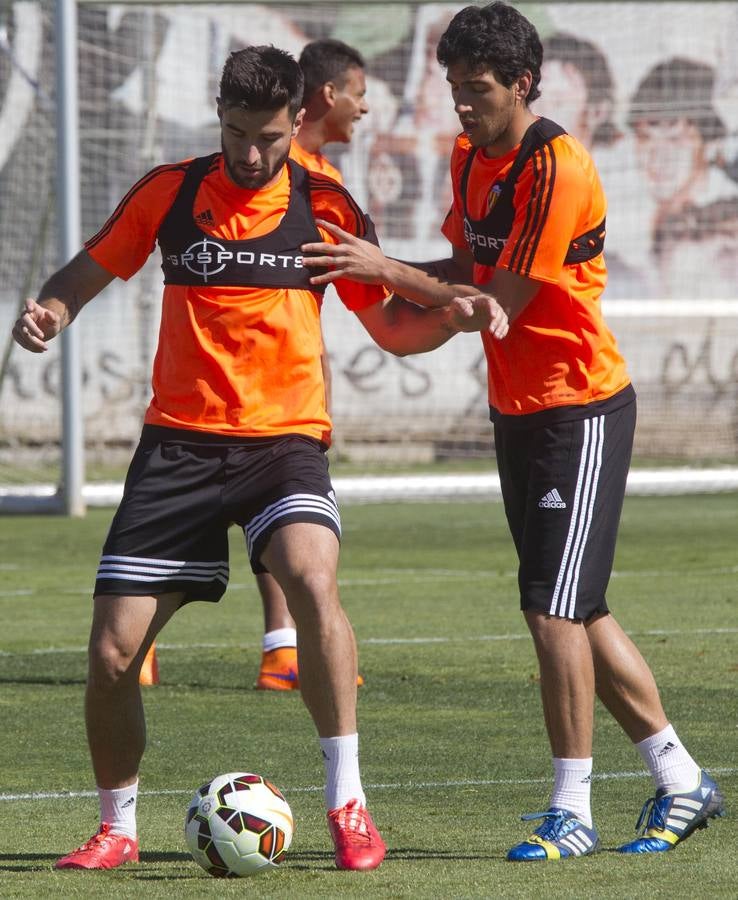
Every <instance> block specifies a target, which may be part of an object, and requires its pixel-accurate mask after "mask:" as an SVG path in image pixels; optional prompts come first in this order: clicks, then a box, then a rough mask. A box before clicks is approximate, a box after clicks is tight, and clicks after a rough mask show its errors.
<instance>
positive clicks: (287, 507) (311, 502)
mask: <svg viewBox="0 0 738 900" xmlns="http://www.w3.org/2000/svg"><path fill="white" fill-rule="evenodd" d="M298 512H312V513H315V514H317V515H321V516H325V518H326V519H330V520H331V522H333V523H334V524H335V525H336V527H337V528H338V533H339V534H340V533H341V516H340V515H339V512H338V507H337V506H336V503H335V500H333V498H332V497H323V496H321V495H320V494H292V495H291V496H289V497H282V499H281V500H277V501H276V502H275V503H272V504H270V505H269V506H267V507H266V508H265V509H263V510H262V511H261V512H260V513H259V515H258V516H254V518H253V519H252V520H251V521H250V522H248V523H247V524H246V525H245V526H244V529H243V531H244V534H245V535H246V547H247V550H248V554H249V557H251V553H252V551H253V547H254V544H255V542H256V541H257V540H258V538H259V536H260V535H261V534H262V533H263V531H264V530H265V529H266V528H269V526H270V525H272V524H273V523H274V522H276V521H277V519H281V518H284V516H290V515H292V514H293V513H298Z"/></svg>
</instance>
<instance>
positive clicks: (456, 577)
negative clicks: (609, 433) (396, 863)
mask: <svg viewBox="0 0 738 900" xmlns="http://www.w3.org/2000/svg"><path fill="white" fill-rule="evenodd" d="M0 568H2V566H0ZM374 571H375V572H377V573H380V577H377V576H376V575H375V576H373V577H371V578H370V577H366V578H358V577H357V578H339V579H338V586H339V587H340V588H342V589H344V588H354V587H375V586H381V585H387V584H392V585H401V584H427V583H428V582H435V583H438V582H442V581H451V582H455V583H456V582H459V581H484V580H485V579H494V578H502V579H506V580H510V579H514V578H517V577H518V573H517V572H516V571H514V570H513V569H510V570H508V571H503V572H501V571H489V570H485V569H475V570H472V571H470V570H469V569H375V570H374ZM736 573H738V565H736V566H719V567H717V568H714V569H700V568H695V567H693V568H691V569H688V570H684V571H678V570H675V569H669V570H665V569H652V570H649V569H616V570H615V571H613V573H612V576H611V577H612V578H679V579H680V580H684V579H688V578H700V579H704V578H712V577H714V576H717V575H735V574H736ZM228 589H229V590H230V591H241V590H246V591H249V592H255V588H254V585H253V584H241V583H238V582H230V584H229V585H228ZM45 593H48V592H47V591H46V590H45V589H44V590H39V589H36V588H23V589H18V590H12V591H0V600H4V599H12V598H13V597H33V596H37V595H40V594H45ZM57 593H60V594H65V595H69V596H83V597H88V596H89V597H91V596H92V589H91V588H89V587H79V588H61V589H60V590H59V591H57Z"/></svg>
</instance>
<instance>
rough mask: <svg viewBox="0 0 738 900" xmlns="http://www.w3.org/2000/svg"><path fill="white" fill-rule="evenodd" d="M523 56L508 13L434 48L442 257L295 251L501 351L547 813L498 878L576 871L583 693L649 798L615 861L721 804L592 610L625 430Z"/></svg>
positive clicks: (532, 38) (358, 244)
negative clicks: (447, 199)
mask: <svg viewBox="0 0 738 900" xmlns="http://www.w3.org/2000/svg"><path fill="white" fill-rule="evenodd" d="M542 55H543V52H542V47H541V42H540V40H539V38H538V34H537V33H536V31H535V28H534V27H533V26H532V25H531V23H530V22H529V21H528V20H527V19H525V18H524V17H523V16H522V15H521V14H520V13H518V12H517V11H516V10H515V9H514V8H512V7H510V6H508V5H506V4H504V3H492V4H490V5H489V6H486V7H484V8H479V7H471V6H470V7H467V8H465V9H464V10H462V11H461V12H459V13H458V14H457V15H456V16H455V17H454V18H453V20H452V21H451V24H450V25H449V27H448V29H447V30H446V32H445V33H444V35H443V36H442V38H441V40H440V42H439V45H438V60H439V62H440V63H441V65H442V66H444V68H446V71H447V80H448V82H449V84H450V86H451V94H452V97H453V100H454V104H455V109H456V112H457V114H458V116H459V119H460V121H461V126H462V128H463V134H462V135H460V136H459V138H458V139H457V141H456V144H455V146H454V149H453V154H452V158H451V171H452V179H453V183H454V202H453V205H452V208H451V210H450V211H449V213H448V216H447V217H446V219H445V221H444V223H443V229H442V230H443V233H444V234H445V235H446V237H447V238H448V239H449V240H450V242H451V244H452V246H453V256H452V258H450V259H447V260H441V261H437V262H434V263H428V264H418V265H416V266H414V267H413V266H409V265H405V264H402V263H399V262H397V261H395V260H388V259H386V258H385V257H383V256H382V254H381V251H380V250H379V249H378V247H376V246H373V245H369V244H367V243H366V242H362V241H358V240H356V239H355V238H354V237H353V236H351V235H345V234H342V233H340V232H339V231H338V230H337V229H335V228H332V227H329V230H330V231H332V233H333V234H335V235H336V236H338V237H340V238H341V243H340V244H339V245H337V246H336V245H328V244H308V245H306V246H305V247H304V248H303V249H304V250H305V251H306V252H310V253H321V252H322V253H324V255H323V256H322V257H316V258H313V259H310V258H306V264H307V265H314V266H321V265H330V266H332V267H333V271H332V272H328V273H324V274H322V275H319V276H317V277H316V278H314V279H313V281H314V282H315V283H319V284H322V283H327V282H328V281H331V280H332V279H334V278H346V277H348V278H356V279H360V280H363V281H366V282H368V283H372V282H374V283H383V284H385V285H387V286H389V287H391V288H392V289H393V290H396V291H397V292H399V293H401V294H402V295H403V296H406V297H408V298H410V299H411V300H415V301H418V302H421V303H427V302H428V301H427V299H423V295H425V297H426V298H427V297H430V296H433V295H434V294H435V297H436V302H438V303H443V302H447V298H448V296H449V293H450V289H448V288H447V287H445V285H446V282H448V281H465V280H468V281H469V282H472V281H473V283H474V284H476V285H478V286H479V288H480V289H481V290H485V291H488V292H489V293H490V294H491V295H492V296H494V297H495V298H496V299H497V300H498V302H499V303H500V304H501V305H502V306H503V307H504V309H505V310H506V312H507V313H508V316H509V320H510V332H509V334H508V336H507V338H506V339H505V341H501V342H492V341H490V340H489V339H488V338H487V337H486V336H484V335H483V336H482V340H483V342H484V349H485V355H486V357H487V368H488V386H489V402H490V414H491V418H492V420H493V422H494V434H495V450H496V455H497V462H498V469H499V474H500V481H501V484H502V492H503V499H504V503H505V512H506V515H507V520H508V524H509V527H510V531H511V533H512V536H513V540H514V543H515V547H516V550H517V553H518V557H519V571H518V582H519V588H520V601H521V607H522V610H523V613H524V616H525V619H526V623H527V625H528V628H529V630H530V632H531V634H532V636H533V641H534V644H535V648H536V652H537V656H538V661H539V666H540V674H541V694H542V699H543V713H544V720H545V724H546V729H547V731H548V737H549V742H550V745H551V750H552V755H553V767H554V786H553V792H552V796H551V801H550V806H549V809H548V810H546V811H545V812H541V813H536V814H533V815H532V816H528V817H525V818H531V819H539V818H540V819H543V824H542V825H540V826H539V827H538V828H537V829H536V830H535V832H534V833H533V834H532V835H531V836H530V837H529V838H528V839H527V840H525V841H523V842H522V843H520V844H517V845H516V846H515V847H513V848H512V849H511V850H510V852H509V853H508V859H510V860H514V861H527V860H544V859H559V858H563V857H571V856H583V855H586V854H588V853H592V852H593V851H594V850H596V849H597V847H598V844H599V839H598V835H597V832H596V830H595V828H594V826H593V822H592V814H591V806H590V784H591V774H592V731H593V714H594V698H595V691H596V692H597V695H598V696H599V698H600V700H601V701H602V703H603V704H604V705H605V707H606V708H607V709H608V710H609V712H610V713H611V714H612V715H613V716H614V717H615V719H616V720H617V721H618V723H619V724H620V725H621V726H622V728H623V729H624V730H625V732H626V734H627V735H628V736H629V738H630V739H631V740H632V741H633V743H634V744H635V745H636V747H637V749H638V751H639V752H640V754H641V756H642V758H643V760H644V762H645V763H646V765H647V766H648V768H649V771H650V772H651V775H652V777H653V779H654V783H655V786H656V794H655V797H653V798H652V799H650V800H648V801H647V803H646V805H645V806H644V808H643V811H642V813H641V816H640V818H639V820H638V825H637V826H636V827H637V828H640V827H641V825H643V828H644V834H643V835H642V836H640V837H638V838H637V839H636V840H634V841H631V842H629V843H627V844H625V845H623V846H622V847H621V848H620V850H621V852H624V853H657V852H663V851H665V850H669V849H671V848H672V847H673V846H675V845H676V844H677V843H679V842H680V841H681V840H683V839H684V838H686V837H688V836H689V835H690V834H691V833H692V832H693V831H694V830H695V829H696V828H698V827H701V826H703V825H704V824H705V823H706V822H707V820H708V819H709V818H711V817H713V816H716V815H721V814H722V809H723V800H722V796H721V793H720V791H719V789H718V787H717V785H716V784H715V782H714V781H713V780H712V779H711V778H710V777H709V775H708V774H707V773H706V772H704V770H702V769H700V767H699V766H698V765H697V763H696V762H695V761H694V760H693V759H692V757H691V756H690V755H689V753H688V752H687V750H686V749H685V747H684V745H683V744H682V742H681V741H680V739H679V737H678V736H677V734H676V732H675V731H674V728H673V727H672V726H671V725H670V724H669V722H668V720H667V718H666V716H665V713H664V710H663V707H662V705H661V700H660V697H659V693H658V689H657V687H656V683H655V680H654V678H653V675H652V673H651V671H650V669H649V668H648V666H647V664H646V662H645V660H644V659H643V657H642V656H641V654H640V653H639V651H638V649H637V648H636V647H635V645H634V644H633V642H632V641H631V640H630V639H629V638H628V637H627V636H626V634H625V633H624V631H623V630H622V629H621V627H620V626H619V625H618V623H617V622H616V620H615V618H614V617H613V616H612V615H611V614H610V612H609V609H608V606H607V602H606V599H605V593H606V589H607V583H608V581H609V577H610V572H611V568H612V562H613V556H614V551H615V539H616V534H617V528H618V523H619V518H620V512H621V508H622V502H623V497H624V494H625V485H626V477H627V472H628V467H629V464H630V455H631V448H632V442H633V432H634V427H635V392H634V390H633V388H632V386H631V384H630V380H629V378H628V375H627V372H626V368H625V363H624V361H623V359H622V357H621V356H620V354H619V352H618V349H617V347H616V344H615V341H614V339H613V337H612V335H611V334H610V332H609V331H608V329H607V327H606V325H605V323H604V321H603V318H602V313H601V308H600V302H599V299H600V294H601V293H602V290H603V287H604V285H605V281H606V269H605V262H604V257H603V254H602V248H603V242H604V233H605V211H606V203H605V197H604V192H603V191H602V188H601V185H600V181H599V177H598V175H597V172H596V170H595V167H594V164H593V162H592V160H591V158H590V156H589V154H588V152H587V150H586V149H585V148H584V147H583V146H582V145H581V144H580V143H579V141H577V140H576V139H574V138H573V137H571V136H570V135H567V134H566V133H565V132H564V130H563V129H562V128H561V127H559V126H557V125H556V124H555V123H554V122H552V121H550V120H547V119H539V118H537V117H536V116H535V115H534V113H533V112H532V111H531V109H530V103H531V102H532V101H534V100H535V99H536V98H537V97H538V95H539V90H538V84H539V81H540V73H541V62H542Z"/></svg>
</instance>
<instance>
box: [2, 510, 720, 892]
mask: <svg viewBox="0 0 738 900" xmlns="http://www.w3.org/2000/svg"><path fill="white" fill-rule="evenodd" d="M342 514H343V522H344V540H343V548H342V558H341V569H340V584H341V591H342V597H343V601H344V605H345V607H346V609H347V610H348V612H349V615H350V617H351V619H352V622H353V624H354V627H355V630H356V634H357V638H358V642H359V656H360V667H361V671H362V673H363V674H364V676H365V678H366V685H365V687H363V688H361V689H360V697H359V717H360V726H359V727H360V735H361V759H362V770H363V778H364V784H365V787H366V790H367V795H368V798H369V803H370V808H371V810H372V813H373V815H374V818H375V820H376V822H377V824H378V826H379V827H380V829H381V830H382V832H383V834H384V836H385V839H386V841H387V843H388V845H389V853H388V856H387V859H386V861H385V862H384V864H383V865H382V867H381V868H380V869H378V870H377V871H375V872H370V873H345V872H338V871H336V870H335V868H334V866H333V860H332V853H331V845H330V839H329V837H328V833H327V829H326V826H325V818H324V810H323V800H322V788H321V786H322V780H323V767H322V763H321V760H320V754H319V752H318V749H317V742H316V739H315V736H314V732H313V729H312V725H311V723H310V720H309V718H308V715H307V713H306V711H305V710H304V707H303V706H302V704H301V701H300V698H299V696H295V695H293V694H288V695H282V694H279V695H274V694H264V693H259V692H256V691H254V690H253V688H252V685H253V682H254V679H255V675H256V669H257V665H258V658H259V646H260V637H261V609H260V604H259V600H258V595H257V592H256V588H255V585H254V582H253V578H252V576H251V575H250V571H249V569H248V566H247V563H246V558H245V550H244V545H243V537H242V536H241V534H240V533H239V532H238V531H236V530H233V532H232V542H231V566H232V571H231V586H230V587H229V590H228V593H227V595H226V597H225V598H224V600H223V601H222V602H221V603H220V604H219V605H218V606H215V607H213V606H211V605H208V604H202V603H200V604H191V605H189V606H188V607H186V608H185V609H184V610H182V611H181V612H180V613H179V614H178V615H177V616H176V617H175V618H174V620H173V621H172V622H171V623H170V624H169V625H168V626H167V628H166V629H165V631H164V632H163V633H162V634H161V636H160V642H159V661H160V668H161V684H160V685H159V686H157V687H152V688H146V689H145V696H144V699H145V704H146V711H147V717H148V748H147V752H146V756H145V757H144V763H143V767H142V773H141V784H140V791H141V793H140V806H139V829H140V838H141V852H142V859H141V863H140V864H138V865H128V866H124V867H122V868H121V869H118V870H114V871H111V872H106V873H76V872H55V871H54V870H53V869H52V865H53V862H54V860H55V859H56V858H57V857H58V856H59V855H61V854H62V853H64V852H67V851H69V850H70V849H72V848H73V847H74V846H76V845H77V844H78V843H80V842H81V841H82V840H84V839H86V838H87V837H89V836H90V834H91V833H92V832H93V831H94V830H95V828H96V825H97V801H96V798H95V796H94V794H93V792H92V790H93V788H94V785H93V780H92V775H91V771H90V767H89V763H88V757H87V749H86V742H85V735H84V726H83V720H82V696H83V685H84V679H85V665H86V663H85V645H86V641H87V632H88V628H89V619H90V599H89V595H90V588H91V584H92V581H93V578H94V572H95V569H96V566H97V560H98V554H99V551H100V547H101V544H102V540H103V538H104V534H105V531H106V529H107V526H108V523H109V521H110V518H111V516H112V511H111V510H94V511H92V512H90V513H89V515H88V516H87V517H86V518H85V519H83V520H77V521H74V520H66V519H63V518H51V517H49V518H43V517H6V518H3V519H0V573H1V574H2V580H1V581H0V615H1V617H2V619H1V620H2V623H3V624H2V628H1V629H0V681H1V682H2V685H1V689H0V722H1V723H2V740H0V774H1V778H2V781H1V783H0V897H2V898H6V897H13V898H15V897H23V898H38V897H42V896H56V897H62V898H68V897H73V898H76V897H101V898H103V897H104V898H116V900H118V898H138V897H147V898H164V897H176V898H177V900H185V898H202V897H205V898H207V897H213V898H221V897H230V896H234V897H235V896H243V895H244V893H245V894H247V895H248V896H249V897H264V898H300V900H302V898H327V897H362V898H373V897H377V898H379V897H386V898H398V897H408V898H410V897H412V898H445V897H454V898H455V897H459V898H464V897H490V898H491V897H494V898H497V897H501V898H507V897H511V898H513V897H515V898H517V897H519V898H534V897H546V898H590V897H598V898H601V897H606V898H607V897H622V898H631V897H649V898H660V897H664V898H667V897H668V898H694V897H698V898H699V897H726V898H728V897H729V898H735V897H736V896H737V895H738V853H736V848H738V826H737V825H736V819H735V816H734V810H735V808H736V794H737V793H738V699H737V698H738V691H737V687H738V685H737V684H736V682H737V681H738V652H737V650H738V577H737V576H738V564H737V563H738V559H737V557H736V547H738V497H737V496H736V495H725V496H704V497H703V496H693V497H685V498H628V499H627V500H626V504H625V510H624V514H623V522H622V527H621V536H620V542H619V545H618V553H617V557H616V562H615V574H614V577H613V579H612V581H611V584H610V591H609V594H608V599H609V603H610V606H611V608H612V609H613V611H614V612H615V614H616V615H617V616H618V618H619V620H620V622H621V624H623V626H624V627H625V628H626V630H628V631H629V633H631V635H633V636H634V638H635V640H636V642H637V643H638V645H639V647H640V648H641V650H642V652H643V653H644V655H645V657H646V659H647V660H648V661H649V663H650V664H651V666H652V668H653V669H654V672H655V674H656V678H657V681H658V682H659V685H660V688H661V691H662V696H663V700H664V704H665V706H666V709H667V713H668V714H669V716H670V718H671V720H672V722H673V723H674V725H675V727H676V729H677V731H678V733H679V734H680V736H681V737H682V738H683V740H684V741H685V743H686V744H687V747H688V748H689V749H690V751H691V753H692V754H693V755H694V756H695V757H696V759H697V760H698V761H699V762H700V763H701V764H702V765H704V766H705V767H706V768H708V769H709V770H711V771H712V772H713V773H714V774H715V776H716V777H717V778H718V780H719V782H720V784H721V786H722V788H723V791H724V793H725V795H726V800H727V805H728V816H727V817H726V818H724V819H722V820H717V821H716V822H714V823H713V824H711V826H710V828H709V829H707V830H705V831H699V832H697V833H696V834H695V835H694V836H693V837H691V838H690V839H689V840H688V841H686V842H685V843H684V844H682V845H680V846H679V847H677V848H676V849H675V850H674V851H672V852H670V853H668V854H665V855H663V856H657V857H649V858H630V857H621V856H619V855H618V854H616V853H615V852H614V848H616V847H617V846H618V845H619V844H620V843H621V842H623V841H624V840H626V839H629V838H630V837H631V835H633V834H634V827H635V822H636V818H637V816H638V813H639V811H640V808H641V805H642V803H643V802H644V801H645V800H646V799H647V797H649V796H650V794H651V782H650V779H649V778H648V776H647V775H646V773H645V771H644V769H643V766H642V763H641V760H640V757H639V756H638V754H637V753H636V751H635V750H634V749H633V747H632V746H630V744H629V742H628V741H627V739H626V738H625V736H624V735H623V734H622V732H620V730H619V729H618V727H617V726H616V725H615V723H614V722H613V720H612V719H610V718H609V717H608V716H607V714H606V713H605V712H604V710H603V709H602V708H601V707H599V706H598V708H597V710H596V713H595V716H596V728H595V747H594V759H595V776H596V780H595V781H594V784H593V811H594V815H595V822H596V825H597V827H598V829H599V831H600V836H601V839H602V842H603V847H604V849H603V852H601V853H599V854H597V855H595V856H592V857H588V858H586V859H580V860H568V861H562V862H559V863H533V864H511V863H507V862H506V861H505V859H504V855H505V852H506V850H507V849H508V847H509V846H511V845H512V844H513V843H515V842H517V841H518V840H521V839H522V838H523V837H524V836H525V835H526V834H527V832H528V830H529V826H527V825H526V824H525V823H522V822H520V820H519V815H520V814H521V813H525V812H533V811H536V810H539V809H543V808H545V807H546V806H547V801H548V796H549V788H550V779H551V763H550V758H549V751H548V745H547V741H546V736H545V732H544V729H543V723H542V715H541V708H540V698H539V693H538V684H537V666H536V662H535V657H534V653H533V648H532V645H531V642H530V639H529V638H528V636H527V633H526V631H525V626H524V623H523V620H522V617H521V615H520V612H519V611H518V608H517V606H518V603H517V592H516V581H515V559H514V555H513V549H512V545H511V541H510V538H509V536H508V534H507V530H506V526H505V522H504V516H503V512H502V507H501V506H500V505H499V504H483V503H476V504H474V503H472V504H392V505H376V506H365V507H357V506H352V507H345V508H344V509H343V511H342ZM236 769H242V770H251V771H256V772H259V773H261V774H264V775H266V776H268V777H269V778H270V779H271V780H273V781H274V782H275V783H276V784H277V785H279V786H280V787H281V788H282V789H283V790H284V792H285V794H286V796H287V798H288V800H289V802H290V804H291V806H292V809H293V812H294V814H295V819H296V830H295V837H294V841H293V844H292V848H291V850H290V851H289V853H288V855H287V859H286V861H285V863H284V865H283V867H282V868H281V869H280V870H276V871H272V872H267V873H265V874H260V875H257V876H255V877H253V878H252V879H250V880H248V882H243V881H239V880H233V881H218V880H215V879H211V878H209V877H208V876H207V875H206V874H205V873H204V872H202V871H201V870H200V869H199V868H198V867H197V866H196V865H195V863H193V862H192V861H191V859H190V857H189V854H188V853H187V850H186V847H185V844H184V838H183V822H184V815H185V811H186V809H187V805H188V803H189V800H190V796H191V794H192V793H193V792H194V790H195V788H197V787H198V786H199V785H200V784H201V783H203V782H204V781H206V780H208V779H209V778H212V777H213V776H214V775H216V774H219V773H221V772H227V771H233V770H236Z"/></svg>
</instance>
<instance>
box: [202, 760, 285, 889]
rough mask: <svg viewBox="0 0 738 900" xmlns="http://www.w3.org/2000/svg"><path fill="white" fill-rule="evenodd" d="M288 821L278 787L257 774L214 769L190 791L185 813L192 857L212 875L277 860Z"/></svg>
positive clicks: (249, 871)
mask: <svg viewBox="0 0 738 900" xmlns="http://www.w3.org/2000/svg"><path fill="white" fill-rule="evenodd" d="M293 828H294V823H293V819H292V811H291V810H290V808H289V805H288V804H287V801H286V800H285V799H284V797H283V796H282V793H281V792H280V791H279V790H278V789H277V788H276V787H274V785H273V784H271V783H270V782H268V781H267V780H266V778H262V777H261V775H254V774H252V773H250V772H230V773H229V774H227V775H218V776H217V777H216V778H213V780H212V781H209V782H207V784H204V785H203V786H202V787H201V788H198V790H197V791H196V792H195V796H194V797H193V798H192V802H191V803H190V806H189V809H188V810H187V818H186V819H185V839H186V841H187V846H188V847H189V850H190V853H191V854H192V858H193V859H194V860H195V862H196V863H198V864H199V865H201V866H202V867H203V869H205V871H206V872H209V873H210V874H211V875H212V876H213V877H214V878H238V877H240V876H243V875H253V874H254V873H255V872H259V871H260V870H261V869H264V868H266V867H269V866H278V865H279V864H280V863H281V862H282V860H283V859H284V856H285V853H286V852H287V849H288V847H289V846H290V843H291V842H292V832H293Z"/></svg>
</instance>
